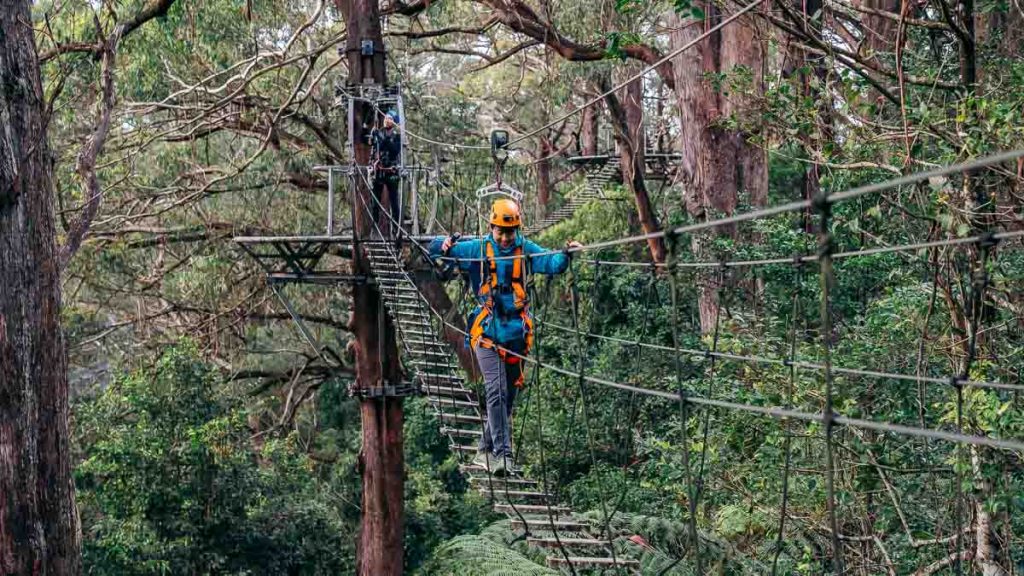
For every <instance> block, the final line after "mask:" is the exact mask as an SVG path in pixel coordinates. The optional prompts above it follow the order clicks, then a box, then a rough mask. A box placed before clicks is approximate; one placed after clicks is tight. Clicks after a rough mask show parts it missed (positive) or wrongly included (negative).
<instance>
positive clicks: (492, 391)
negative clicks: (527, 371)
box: [473, 346, 522, 457]
mask: <svg viewBox="0 0 1024 576" xmlns="http://www.w3.org/2000/svg"><path fill="white" fill-rule="evenodd" d="M473 352H474V353H476V361H477V364H479V365H480V372H481V373H482V374H483V375H484V395H485V398H486V400H487V420H486V423H485V424H484V435H483V436H481V437H480V444H479V448H480V450H481V451H484V450H487V451H490V452H491V454H492V455H494V456H495V457H500V456H509V457H511V456H512V404H513V403H514V402H515V400H516V393H517V392H518V391H519V389H518V388H516V387H515V382H516V380H518V379H519V373H520V371H521V370H522V363H519V364H505V362H504V361H503V360H502V359H501V356H499V355H498V353H497V352H495V351H494V350H491V349H490V348H483V347H480V346H475V347H474V348H473Z"/></svg>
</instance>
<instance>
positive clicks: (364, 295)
mask: <svg viewBox="0 0 1024 576" xmlns="http://www.w3.org/2000/svg"><path fill="white" fill-rule="evenodd" d="M336 1H337V3H338V4H337V6H338V9H339V11H340V12H341V14H342V16H343V18H344V19H345V24H346V28H347V39H346V42H345V49H346V54H347V56H348V69H349V79H350V82H352V83H361V82H363V81H366V80H369V81H373V82H375V83H377V84H384V82H385V80H386V76H385V70H384V43H383V40H382V35H381V25H380V8H379V3H378V2H377V0H336ZM363 40H370V41H373V43H374V48H375V49H374V54H373V55H372V56H362V55H361V54H360V45H361V42H362V41H363ZM373 113H374V111H373V109H372V107H371V106H369V105H367V104H363V103H360V104H358V105H357V106H356V107H355V111H354V118H349V121H350V122H353V126H352V130H353V132H352V134H353V136H354V143H355V161H356V163H357V164H360V165H368V164H369V161H370V147H369V145H368V144H367V139H366V136H367V134H365V129H364V126H372V125H373V123H372V115H373ZM355 182H356V185H355V186H354V187H353V189H352V190H351V193H352V194H354V195H357V197H356V198H354V199H353V205H354V208H355V209H354V218H353V220H354V225H355V235H356V237H357V238H361V239H369V238H371V231H372V230H373V224H372V222H371V215H370V213H369V211H368V210H366V208H368V207H370V206H372V202H373V200H372V199H371V198H370V193H371V191H370V190H369V189H368V188H367V187H366V186H365V184H364V183H363V179H362V178H356V179H355ZM352 271H353V272H354V273H355V274H357V275H366V276H369V274H370V265H369V262H368V260H367V258H366V256H365V254H364V253H363V251H362V250H353V253H352ZM352 306H353V311H352V323H351V326H352V332H353V334H354V335H355V358H356V384H357V385H358V386H359V387H361V388H369V387H374V386H381V385H382V384H384V383H388V382H390V383H394V384H398V383H399V381H400V380H401V376H402V375H401V367H400V365H399V362H398V347H397V345H396V342H395V330H394V327H393V326H392V325H391V322H390V320H389V319H388V317H387V316H386V315H384V314H382V313H381V310H382V308H381V297H380V293H379V292H378V291H377V288H376V287H375V286H374V285H369V284H355V285H354V286H353V288H352ZM361 414H362V426H363V448H362V452H361V454H360V461H361V466H362V478H363V500H362V502H363V506H362V513H363V517H362V524H361V526H360V533H359V544H358V554H359V574H360V575H362V576H392V575H397V574H401V573H402V533H403V524H404V522H403V509H402V506H403V497H404V489H403V487H404V477H403V475H404V461H403V454H402V424H403V412H402V400H401V399H400V398H385V399H373V398H367V399H363V400H362V406H361Z"/></svg>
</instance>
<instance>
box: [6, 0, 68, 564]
mask: <svg viewBox="0 0 1024 576" xmlns="http://www.w3.org/2000/svg"><path fill="white" fill-rule="evenodd" d="M31 22H32V18H31V3H29V2H27V1H14V0H5V1H4V2H0V127H2V128H0V574H33V575H35V574H45V575H65V574H78V573H80V571H81V565H80V558H79V554H80V545H81V544H80V542H81V528H80V527H79V520H78V512H77V510H76V508H75V499H74V483H73V480H72V477H71V455H70V447H69V438H68V384H67V361H66V358H65V351H64V339H63V335H62V333H61V327H60V307H61V295H60V275H59V267H58V262H57V251H56V245H55V238H54V222H53V182H52V172H51V166H52V162H53V159H52V157H51V154H50V149H49V146H48V145H47V140H46V125H45V121H44V118H43V109H44V103H43V89H42V83H41V80H40V72H39V60H38V57H37V54H36V48H35V42H34V39H33V31H32V28H31Z"/></svg>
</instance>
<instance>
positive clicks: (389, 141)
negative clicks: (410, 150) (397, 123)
mask: <svg viewBox="0 0 1024 576" xmlns="http://www.w3.org/2000/svg"><path fill="white" fill-rule="evenodd" d="M370 137H371V139H372V144H373V148H374V151H375V154H374V156H375V159H376V160H378V161H379V162H380V167H382V168H394V167H397V166H398V165H399V164H401V162H402V136H401V134H399V132H398V130H395V129H391V130H374V131H373V132H371V133H370Z"/></svg>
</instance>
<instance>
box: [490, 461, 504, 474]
mask: <svg viewBox="0 0 1024 576" xmlns="http://www.w3.org/2000/svg"><path fill="white" fill-rule="evenodd" d="M505 460H507V458H505V457H504V456H492V457H491V470H490V472H491V474H493V475H495V476H505V475H506V474H508V469H507V468H506V467H505Z"/></svg>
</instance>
